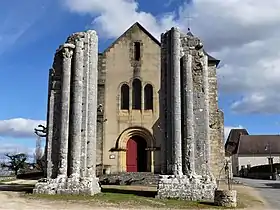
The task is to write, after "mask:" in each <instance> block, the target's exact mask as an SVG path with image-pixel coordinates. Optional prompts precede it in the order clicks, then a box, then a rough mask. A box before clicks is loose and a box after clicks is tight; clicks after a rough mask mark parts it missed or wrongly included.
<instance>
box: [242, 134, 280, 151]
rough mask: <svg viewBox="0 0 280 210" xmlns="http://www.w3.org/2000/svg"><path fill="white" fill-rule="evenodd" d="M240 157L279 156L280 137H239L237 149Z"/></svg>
mask: <svg viewBox="0 0 280 210" xmlns="http://www.w3.org/2000/svg"><path fill="white" fill-rule="evenodd" d="M238 154H240V155H254V154H256V155H269V154H280V135H248V136H241V137H240V142H239V148H238Z"/></svg>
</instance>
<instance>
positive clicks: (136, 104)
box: [132, 79, 142, 110]
mask: <svg viewBox="0 0 280 210" xmlns="http://www.w3.org/2000/svg"><path fill="white" fill-rule="evenodd" d="M141 103H142V84H141V81H140V80H139V79H134V80H133V83H132V109H138V110H140V109H141Z"/></svg>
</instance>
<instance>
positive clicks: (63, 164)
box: [58, 44, 75, 177]
mask: <svg viewBox="0 0 280 210" xmlns="http://www.w3.org/2000/svg"><path fill="white" fill-rule="evenodd" d="M74 48H75V45H73V44H64V45H63V46H62V49H61V51H62V56H63V57H62V87H61V127H60V135H59V137H60V147H59V160H60V163H59V170H58V175H60V176H65V177H67V164H68V161H67V158H68V137H69V110H70V85H71V84H70V81H71V59H72V55H73V49H74Z"/></svg>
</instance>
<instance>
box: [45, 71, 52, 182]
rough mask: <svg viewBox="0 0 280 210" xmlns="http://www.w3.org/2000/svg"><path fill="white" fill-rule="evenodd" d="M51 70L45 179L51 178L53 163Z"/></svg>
mask: <svg viewBox="0 0 280 210" xmlns="http://www.w3.org/2000/svg"><path fill="white" fill-rule="evenodd" d="M52 75H53V69H50V70H49V88H48V111H47V136H46V146H45V148H46V149H45V155H46V163H47V170H46V171H47V172H46V176H47V178H51V177H52V171H53V169H52V168H53V163H52V151H53V150H52V143H53V142H52V141H53V124H54V122H53V120H54V90H53V76H52Z"/></svg>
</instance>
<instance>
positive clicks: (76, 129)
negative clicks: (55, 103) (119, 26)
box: [69, 35, 84, 178]
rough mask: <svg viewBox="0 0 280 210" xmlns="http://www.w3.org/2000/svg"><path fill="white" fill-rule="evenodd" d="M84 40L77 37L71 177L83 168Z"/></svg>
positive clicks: (73, 77) (71, 128) (73, 80)
mask: <svg viewBox="0 0 280 210" xmlns="http://www.w3.org/2000/svg"><path fill="white" fill-rule="evenodd" d="M83 47H84V43H83V39H82V38H81V37H80V35H77V36H76V37H75V50H74V56H73V59H74V68H73V75H72V84H71V87H72V91H71V92H72V95H71V97H72V100H71V116H70V124H69V126H70V131H69V141H70V145H71V147H70V160H69V161H70V164H69V165H70V169H69V171H70V176H71V177H75V178H77V177H80V166H81V157H80V155H81V129H82V103H83V101H82V100H83V65H84V63H83V59H84V53H83Z"/></svg>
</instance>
